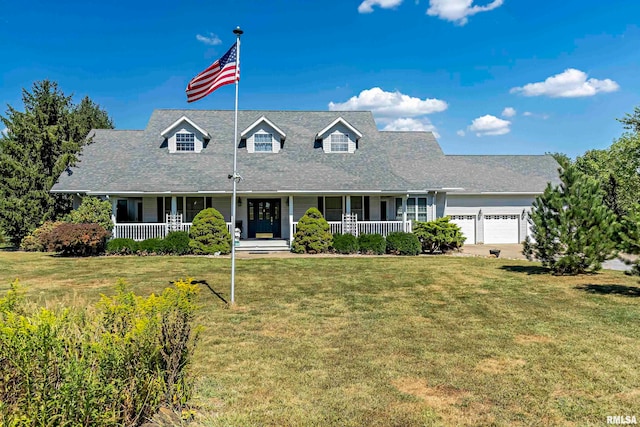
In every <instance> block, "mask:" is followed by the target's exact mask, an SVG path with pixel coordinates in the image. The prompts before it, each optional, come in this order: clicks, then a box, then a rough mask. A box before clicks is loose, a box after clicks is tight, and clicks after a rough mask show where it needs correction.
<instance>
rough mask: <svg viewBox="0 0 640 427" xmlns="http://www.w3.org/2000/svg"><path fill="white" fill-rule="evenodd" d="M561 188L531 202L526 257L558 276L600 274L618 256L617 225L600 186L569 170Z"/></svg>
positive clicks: (562, 174)
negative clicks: (609, 260)
mask: <svg viewBox="0 0 640 427" xmlns="http://www.w3.org/2000/svg"><path fill="white" fill-rule="evenodd" d="M560 179H561V180H562V183H561V184H560V185H559V186H556V187H553V186H551V184H547V188H546V189H545V191H544V193H543V194H542V195H541V196H538V197H537V198H536V200H535V201H534V202H533V211H532V213H531V216H530V219H529V222H530V223H531V225H532V232H533V238H534V239H533V240H532V239H530V238H528V237H527V239H526V241H525V245H524V254H525V255H526V256H527V258H528V259H530V260H532V259H534V258H535V259H537V260H539V261H541V262H542V265H543V266H545V267H548V268H549V269H551V271H552V272H553V273H554V274H581V273H585V272H587V271H596V270H599V269H600V268H601V267H602V262H604V261H605V260H607V259H611V258H613V257H614V256H615V255H616V240H617V231H618V224H617V222H616V215H615V213H614V212H613V211H612V210H611V209H610V208H609V207H608V206H606V204H605V203H604V193H603V191H602V189H601V188H600V185H599V184H598V182H597V181H596V180H595V179H593V178H591V177H589V176H587V175H585V174H583V173H581V172H579V171H578V169H577V168H576V167H575V166H573V165H567V166H566V168H565V169H564V170H562V171H561V172H560Z"/></svg>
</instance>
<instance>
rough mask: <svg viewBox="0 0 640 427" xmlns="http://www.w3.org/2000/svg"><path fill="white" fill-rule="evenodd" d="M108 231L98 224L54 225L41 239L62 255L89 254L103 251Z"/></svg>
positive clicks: (97, 253) (48, 247) (50, 248)
mask: <svg viewBox="0 0 640 427" xmlns="http://www.w3.org/2000/svg"><path fill="white" fill-rule="evenodd" d="M108 235H109V233H108V232H107V231H106V230H105V229H104V228H103V227H102V226H101V225H100V224H67V223H63V224H60V225H58V226H57V227H55V228H54V229H53V230H51V231H50V232H49V233H47V234H46V237H45V236H43V241H44V242H45V243H46V245H45V246H46V248H47V249H48V250H49V251H52V252H59V253H60V254H61V255H63V256H91V255H99V254H101V253H103V252H104V249H105V246H106V243H107V237H108Z"/></svg>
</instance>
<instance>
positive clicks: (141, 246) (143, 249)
mask: <svg viewBox="0 0 640 427" xmlns="http://www.w3.org/2000/svg"><path fill="white" fill-rule="evenodd" d="M137 245H138V254H143V255H149V254H161V253H163V251H164V242H163V241H162V239H161V238H160V237H152V238H151V239H146V240H143V241H141V242H137Z"/></svg>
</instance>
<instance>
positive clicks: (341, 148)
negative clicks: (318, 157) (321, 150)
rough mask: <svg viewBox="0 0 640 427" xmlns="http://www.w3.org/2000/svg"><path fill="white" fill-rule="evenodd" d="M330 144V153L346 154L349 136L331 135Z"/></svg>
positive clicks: (343, 134) (344, 134) (341, 134)
mask: <svg viewBox="0 0 640 427" xmlns="http://www.w3.org/2000/svg"><path fill="white" fill-rule="evenodd" d="M330 144H331V151H332V152H343V153H346V152H348V151H349V135H348V134H346V133H332V134H331V141H330Z"/></svg>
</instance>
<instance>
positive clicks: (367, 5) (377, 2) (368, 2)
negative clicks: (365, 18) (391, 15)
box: [358, 0, 402, 13]
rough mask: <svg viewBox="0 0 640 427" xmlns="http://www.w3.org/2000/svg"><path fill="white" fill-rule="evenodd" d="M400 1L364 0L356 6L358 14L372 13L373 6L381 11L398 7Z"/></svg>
mask: <svg viewBox="0 0 640 427" xmlns="http://www.w3.org/2000/svg"><path fill="white" fill-rule="evenodd" d="M401 3H402V0H364V1H363V2H362V3H360V6H358V12H359V13H372V12H373V6H378V7H381V8H382V9H393V8H394V7H397V6H399V5H400V4H401Z"/></svg>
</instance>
